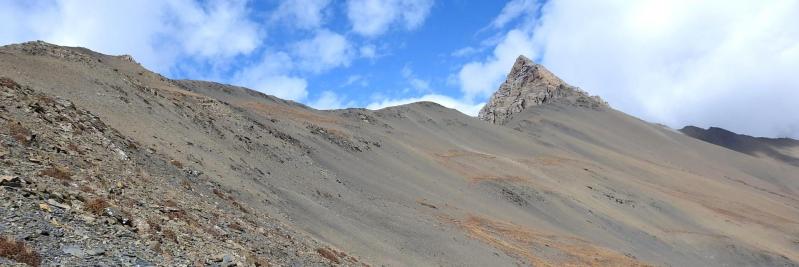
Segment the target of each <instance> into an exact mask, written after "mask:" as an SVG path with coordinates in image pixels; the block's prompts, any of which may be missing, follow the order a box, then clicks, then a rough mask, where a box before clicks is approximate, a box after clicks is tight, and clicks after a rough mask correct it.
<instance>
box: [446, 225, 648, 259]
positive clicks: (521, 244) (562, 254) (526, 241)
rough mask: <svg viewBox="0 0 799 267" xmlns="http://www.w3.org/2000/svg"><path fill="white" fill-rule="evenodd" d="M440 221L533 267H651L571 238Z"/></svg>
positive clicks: (513, 227)
mask: <svg viewBox="0 0 799 267" xmlns="http://www.w3.org/2000/svg"><path fill="white" fill-rule="evenodd" d="M440 219H442V220H446V221H449V222H451V223H454V224H456V225H457V226H459V227H460V228H461V229H463V230H464V231H466V233H467V234H468V235H469V236H470V237H472V238H474V239H477V240H479V241H481V242H483V243H486V244H488V245H491V246H493V247H495V248H497V249H499V250H502V251H503V252H505V253H507V254H508V255H511V256H514V257H516V258H518V259H521V260H525V261H527V262H528V263H530V264H532V265H533V266H636V267H643V266H650V265H648V264H645V263H642V262H639V261H636V260H635V259H632V258H629V257H626V256H624V255H622V254H621V253H618V252H616V251H613V250H610V249H606V248H603V247H598V246H595V245H592V244H590V243H588V242H587V241H584V240H582V239H578V238H574V237H567V236H558V235H552V234H545V233H541V232H538V231H535V230H533V229H529V228H526V227H522V226H519V225H515V224H511V223H505V222H500V221H495V220H490V219H487V218H483V217H478V216H469V217H468V218H466V219H465V220H463V221H461V220H455V219H451V218H440ZM544 248H546V250H554V251H555V253H556V254H558V255H559V256H555V257H552V256H553V255H551V253H552V252H550V255H549V256H547V255H544V254H541V251H542V250H544Z"/></svg>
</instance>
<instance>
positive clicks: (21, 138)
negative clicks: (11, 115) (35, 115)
mask: <svg viewBox="0 0 799 267" xmlns="http://www.w3.org/2000/svg"><path fill="white" fill-rule="evenodd" d="M8 132H9V133H10V134H11V137H13V138H14V140H17V142H19V143H20V144H22V145H25V146H27V145H30V143H31V141H32V139H33V138H32V136H33V134H32V133H31V131H30V130H28V129H27V128H25V127H24V126H22V124H20V123H19V122H16V123H15V122H8Z"/></svg>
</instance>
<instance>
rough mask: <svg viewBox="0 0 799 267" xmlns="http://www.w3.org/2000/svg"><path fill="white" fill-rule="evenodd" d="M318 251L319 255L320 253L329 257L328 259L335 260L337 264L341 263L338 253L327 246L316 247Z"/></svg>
mask: <svg viewBox="0 0 799 267" xmlns="http://www.w3.org/2000/svg"><path fill="white" fill-rule="evenodd" d="M316 253H319V255H320V256H322V258H325V259H328V260H330V261H331V262H334V263H336V264H341V260H340V259H339V258H338V256H337V255H336V253H334V252H333V251H331V250H330V249H327V248H317V249H316Z"/></svg>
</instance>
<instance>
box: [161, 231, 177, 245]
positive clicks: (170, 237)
mask: <svg viewBox="0 0 799 267" xmlns="http://www.w3.org/2000/svg"><path fill="white" fill-rule="evenodd" d="M161 236H163V237H164V239H166V240H169V241H172V243H175V244H177V243H178V236H177V235H176V234H175V232H174V231H172V230H169V229H164V230H163V231H161Z"/></svg>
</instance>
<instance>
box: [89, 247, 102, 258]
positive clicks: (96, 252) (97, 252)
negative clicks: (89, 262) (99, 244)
mask: <svg viewBox="0 0 799 267" xmlns="http://www.w3.org/2000/svg"><path fill="white" fill-rule="evenodd" d="M86 254H88V255H89V256H99V255H105V248H93V249H90V250H87V251H86Z"/></svg>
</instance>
